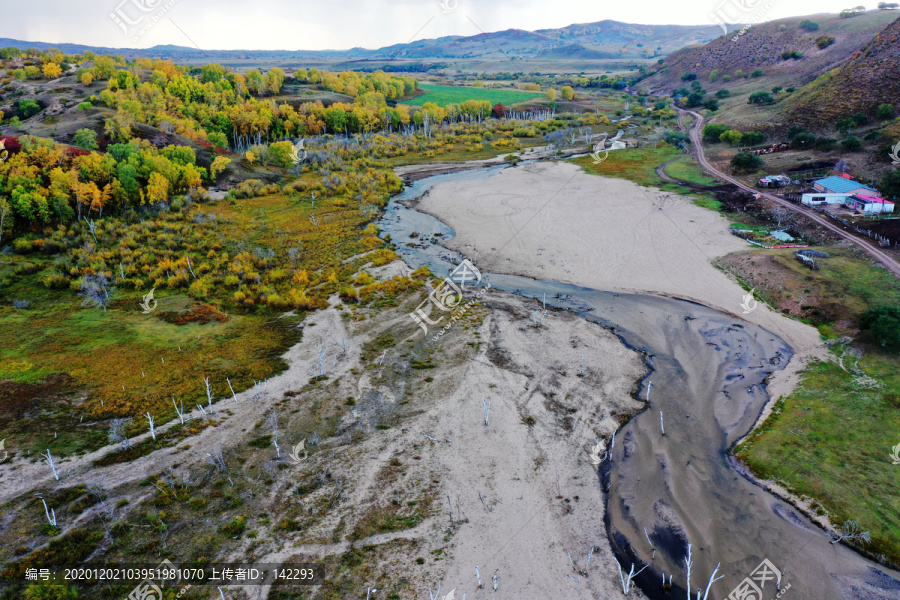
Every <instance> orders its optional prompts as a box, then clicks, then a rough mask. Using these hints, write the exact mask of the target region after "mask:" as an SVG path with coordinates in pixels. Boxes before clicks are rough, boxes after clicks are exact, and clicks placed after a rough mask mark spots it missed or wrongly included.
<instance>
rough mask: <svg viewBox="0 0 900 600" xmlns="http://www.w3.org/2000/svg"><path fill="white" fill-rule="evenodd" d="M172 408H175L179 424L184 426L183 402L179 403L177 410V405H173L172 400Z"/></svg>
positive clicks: (173, 400) (173, 399) (173, 401)
mask: <svg viewBox="0 0 900 600" xmlns="http://www.w3.org/2000/svg"><path fill="white" fill-rule="evenodd" d="M172 406H174V407H175V412H176V413H178V419H179V420H180V421H181V424H182V425H184V400H182V401H181V408H178V405H177V404H175V398H172Z"/></svg>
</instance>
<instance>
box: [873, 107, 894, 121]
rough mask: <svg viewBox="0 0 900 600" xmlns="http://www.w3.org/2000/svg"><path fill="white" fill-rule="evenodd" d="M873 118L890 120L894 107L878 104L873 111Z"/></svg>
mask: <svg viewBox="0 0 900 600" xmlns="http://www.w3.org/2000/svg"><path fill="white" fill-rule="evenodd" d="M875 116H877V117H878V118H879V119H890V118H891V117H893V116H894V107H893V106H891V105H890V104H879V105H878V108H877V109H876V110H875Z"/></svg>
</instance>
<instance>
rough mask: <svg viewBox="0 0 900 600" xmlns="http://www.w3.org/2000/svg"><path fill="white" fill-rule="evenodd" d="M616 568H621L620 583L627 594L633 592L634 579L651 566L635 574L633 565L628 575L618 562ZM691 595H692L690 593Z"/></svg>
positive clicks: (644, 567) (623, 591) (632, 564)
mask: <svg viewBox="0 0 900 600" xmlns="http://www.w3.org/2000/svg"><path fill="white" fill-rule="evenodd" d="M616 566H617V567H618V568H619V581H620V582H621V583H622V593H623V594H627V593H628V592H629V591H630V590H631V586H632V585H633V583H634V581H633V580H634V578H635V577H637V576H638V575H639V574H640V572H641V571H643V570H644V569H646V568H647V567H649V566H650V565H644V566H643V567H641V569H640V571H638V572H637V573H635V572H634V563H631V570H630V571H628V573H627V574H626V573H625V572H624V571H622V565H620V564H619V563H618V561H617V562H616ZM689 595H690V593H689Z"/></svg>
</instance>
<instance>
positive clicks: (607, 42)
mask: <svg viewBox="0 0 900 600" xmlns="http://www.w3.org/2000/svg"><path fill="white" fill-rule="evenodd" d="M720 32H721V30H720V29H719V27H718V26H716V25H694V26H686V25H685V26H682V25H636V24H632V23H621V22H619V21H610V20H605V21H598V22H596V23H582V24H576V25H569V26H567V27H562V28H559V29H540V30H537V31H534V32H529V31H522V30H520V29H509V30H506V31H498V32H495V33H484V34H478V35H474V36H468V37H451V38H439V39H434V40H419V41H415V42H412V43H410V44H397V45H394V46H388V47H387V48H382V49H380V50H376V51H372V52H364V53H363V54H364V55H365V56H367V57H370V58H374V57H381V56H393V57H402V58H437V57H441V58H445V57H446V58H481V57H485V56H492V55H493V56H500V55H506V56H517V57H520V58H524V57H535V56H538V57H542V58H543V57H554V58H555V57H558V52H554V51H559V50H562V52H563V54H562V55H561V56H562V57H563V58H568V57H569V55H568V54H569V52H568V51H567V50H566V49H571V48H580V49H583V50H582V54H583V55H582V56H577V57H583V58H653V57H656V56H663V55H665V54H668V53H669V52H673V51H675V50H677V49H679V48H682V47H684V46H685V45H688V44H697V43H704V42H707V41H710V40H712V39H713V38H715V36H717V35H719V34H720Z"/></svg>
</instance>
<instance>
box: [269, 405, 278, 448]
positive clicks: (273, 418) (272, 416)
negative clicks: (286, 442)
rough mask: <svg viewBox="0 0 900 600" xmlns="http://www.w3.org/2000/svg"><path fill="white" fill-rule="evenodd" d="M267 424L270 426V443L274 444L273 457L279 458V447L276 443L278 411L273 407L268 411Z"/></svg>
mask: <svg viewBox="0 0 900 600" xmlns="http://www.w3.org/2000/svg"><path fill="white" fill-rule="evenodd" d="M269 426H270V427H272V443H273V444H275V458H281V447H280V446H279V445H278V411H276V410H275V409H274V408H273V409H272V412H270V413H269Z"/></svg>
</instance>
